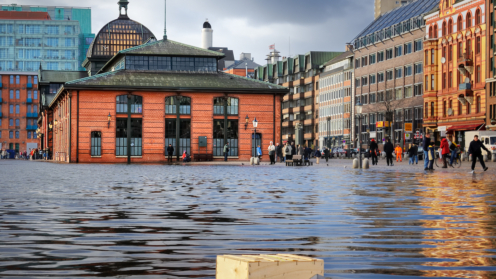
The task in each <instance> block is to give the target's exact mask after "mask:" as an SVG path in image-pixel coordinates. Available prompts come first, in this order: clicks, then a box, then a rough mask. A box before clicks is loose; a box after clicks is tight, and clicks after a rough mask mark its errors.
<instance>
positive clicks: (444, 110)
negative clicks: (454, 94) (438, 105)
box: [443, 100, 447, 117]
mask: <svg viewBox="0 0 496 279" xmlns="http://www.w3.org/2000/svg"><path fill="white" fill-rule="evenodd" d="M446 115H447V108H446V100H444V101H443V117H446Z"/></svg>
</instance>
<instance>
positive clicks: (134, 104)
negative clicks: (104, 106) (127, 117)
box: [116, 95, 143, 114]
mask: <svg viewBox="0 0 496 279" xmlns="http://www.w3.org/2000/svg"><path fill="white" fill-rule="evenodd" d="M127 99H128V95H121V96H117V98H116V112H117V113H127V108H128V104H127ZM130 101H131V113H132V114H141V113H143V97H141V96H135V95H131V98H130Z"/></svg>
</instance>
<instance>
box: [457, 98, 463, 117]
mask: <svg viewBox="0 0 496 279" xmlns="http://www.w3.org/2000/svg"><path fill="white" fill-rule="evenodd" d="M462 108H463V105H462V102H460V101H458V115H462V114H463V110H462Z"/></svg>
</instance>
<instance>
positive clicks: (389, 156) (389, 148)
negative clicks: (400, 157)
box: [384, 138, 394, 166]
mask: <svg viewBox="0 0 496 279" xmlns="http://www.w3.org/2000/svg"><path fill="white" fill-rule="evenodd" d="M384 153H386V161H387V165H388V166H389V165H390V164H391V166H394V164H393V153H394V146H393V144H392V143H391V141H390V140H389V138H388V139H386V143H385V144H384Z"/></svg>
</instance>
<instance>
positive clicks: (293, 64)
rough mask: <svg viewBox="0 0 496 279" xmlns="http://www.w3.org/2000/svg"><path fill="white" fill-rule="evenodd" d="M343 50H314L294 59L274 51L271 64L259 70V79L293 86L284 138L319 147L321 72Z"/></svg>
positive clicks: (287, 101)
mask: <svg viewBox="0 0 496 279" xmlns="http://www.w3.org/2000/svg"><path fill="white" fill-rule="evenodd" d="M341 53H342V52H325V51H310V52H308V53H306V54H301V55H296V56H294V57H292V58H286V57H283V60H282V61H279V52H277V51H276V50H275V51H273V52H272V53H271V54H270V55H269V58H268V61H269V62H270V63H268V64H267V65H265V66H263V67H259V68H258V69H255V78H256V79H259V80H263V81H265V82H270V83H274V84H278V85H281V86H284V87H288V88H289V89H290V92H289V94H287V95H286V96H284V99H283V107H282V134H283V135H282V140H283V141H291V142H296V143H297V144H306V145H308V146H309V147H312V146H313V147H318V146H319V103H318V99H317V98H318V96H319V79H320V77H319V75H320V73H321V71H322V70H323V65H324V64H325V63H326V62H328V61H330V60H332V59H333V58H335V57H336V56H338V55H340V54H341Z"/></svg>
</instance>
